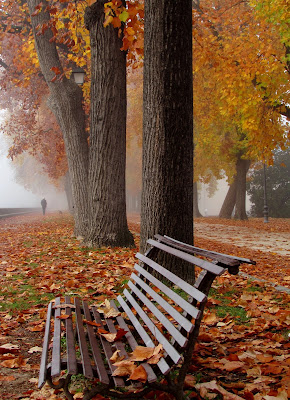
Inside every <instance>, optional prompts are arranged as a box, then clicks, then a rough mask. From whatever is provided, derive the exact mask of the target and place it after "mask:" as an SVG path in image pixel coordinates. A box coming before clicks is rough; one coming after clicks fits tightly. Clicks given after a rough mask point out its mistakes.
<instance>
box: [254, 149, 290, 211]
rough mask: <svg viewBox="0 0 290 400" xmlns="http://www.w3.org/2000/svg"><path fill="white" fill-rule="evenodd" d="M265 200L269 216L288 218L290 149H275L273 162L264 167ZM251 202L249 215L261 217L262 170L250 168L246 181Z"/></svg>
mask: <svg viewBox="0 0 290 400" xmlns="http://www.w3.org/2000/svg"><path fill="white" fill-rule="evenodd" d="M266 187H267V200H268V207H269V216H270V217H273V218H290V150H287V151H281V150H277V151H276V152H275V155H274V164H273V165H271V166H270V167H268V168H267V169H266ZM247 192H248V195H249V196H250V200H251V202H252V207H251V211H250V213H251V215H252V216H253V217H262V216H263V209H264V170H263V168H260V169H252V170H251V171H250V180H249V182H248V183H247Z"/></svg>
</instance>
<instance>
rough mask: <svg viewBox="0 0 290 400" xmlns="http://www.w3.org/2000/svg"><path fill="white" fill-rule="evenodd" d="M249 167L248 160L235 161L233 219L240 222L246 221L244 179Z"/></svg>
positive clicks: (249, 162)
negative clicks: (234, 206) (234, 207)
mask: <svg viewBox="0 0 290 400" xmlns="http://www.w3.org/2000/svg"><path fill="white" fill-rule="evenodd" d="M250 165H251V161H250V160H243V159H239V160H238V161H237V175H236V182H237V189H236V211H235V219H240V220H246V219H248V216H247V213H246V178H247V172H248V170H249V168H250Z"/></svg>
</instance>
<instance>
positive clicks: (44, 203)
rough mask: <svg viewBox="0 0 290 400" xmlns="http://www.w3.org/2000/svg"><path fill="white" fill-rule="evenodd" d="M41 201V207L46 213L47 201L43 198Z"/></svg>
mask: <svg viewBox="0 0 290 400" xmlns="http://www.w3.org/2000/svg"><path fill="white" fill-rule="evenodd" d="M40 203H41V207H42V214H43V215H45V210H46V206H47V201H46V200H45V199H44V198H43V199H42V200H41V202H40Z"/></svg>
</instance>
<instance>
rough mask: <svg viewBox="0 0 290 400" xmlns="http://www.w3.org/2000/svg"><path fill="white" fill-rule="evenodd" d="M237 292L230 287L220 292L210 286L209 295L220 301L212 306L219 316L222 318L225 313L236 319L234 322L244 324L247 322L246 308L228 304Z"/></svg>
mask: <svg viewBox="0 0 290 400" xmlns="http://www.w3.org/2000/svg"><path fill="white" fill-rule="evenodd" d="M237 293H238V291H237V289H230V290H228V291H226V292H220V291H218V289H216V288H211V289H210V292H209V297H213V298H214V299H216V300H219V301H220V304H219V305H216V306H214V307H213V309H214V310H215V312H216V314H217V316H218V317H219V318H224V317H226V316H227V315H230V316H231V317H232V318H234V319H235V320H236V323H238V324H246V323H247V322H249V318H248V317H247V312H246V310H245V309H244V308H242V307H236V306H232V305H230V304H231V303H232V299H233V298H235V297H236V295H237Z"/></svg>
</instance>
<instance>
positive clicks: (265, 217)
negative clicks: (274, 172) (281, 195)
mask: <svg viewBox="0 0 290 400" xmlns="http://www.w3.org/2000/svg"><path fill="white" fill-rule="evenodd" d="M263 214H264V222H266V223H267V222H269V219H268V217H269V209H268V201H267V186H266V163H264V212H263Z"/></svg>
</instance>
